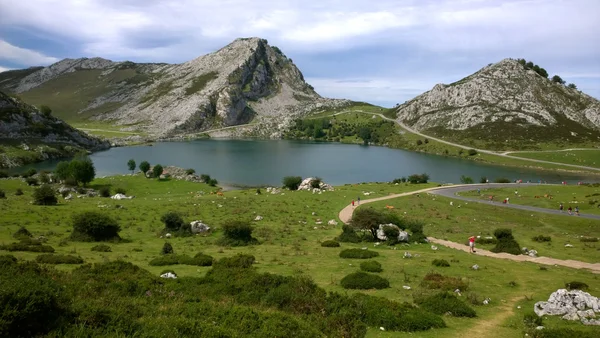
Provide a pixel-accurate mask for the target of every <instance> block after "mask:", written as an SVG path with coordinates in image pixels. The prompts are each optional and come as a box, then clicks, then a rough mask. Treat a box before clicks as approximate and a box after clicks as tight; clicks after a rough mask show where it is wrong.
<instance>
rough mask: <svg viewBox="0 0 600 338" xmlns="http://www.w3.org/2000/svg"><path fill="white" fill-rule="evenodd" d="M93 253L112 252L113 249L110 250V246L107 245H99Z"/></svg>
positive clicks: (93, 248) (93, 249)
mask: <svg viewBox="0 0 600 338" xmlns="http://www.w3.org/2000/svg"><path fill="white" fill-rule="evenodd" d="M92 251H98V252H112V249H111V248H110V246H108V245H106V244H98V245H95V246H93V247H92Z"/></svg>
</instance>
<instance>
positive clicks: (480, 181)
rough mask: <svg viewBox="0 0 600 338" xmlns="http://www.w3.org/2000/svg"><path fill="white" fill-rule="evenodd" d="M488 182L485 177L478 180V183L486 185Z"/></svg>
mask: <svg viewBox="0 0 600 338" xmlns="http://www.w3.org/2000/svg"><path fill="white" fill-rule="evenodd" d="M487 182H488V178H487V177H485V176H481V178H480V179H479V183H487Z"/></svg>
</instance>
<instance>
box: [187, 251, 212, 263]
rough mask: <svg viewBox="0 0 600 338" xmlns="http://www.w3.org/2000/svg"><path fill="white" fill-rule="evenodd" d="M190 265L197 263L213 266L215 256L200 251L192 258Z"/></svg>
mask: <svg viewBox="0 0 600 338" xmlns="http://www.w3.org/2000/svg"><path fill="white" fill-rule="evenodd" d="M189 262H190V263H192V264H189V265H196V266H212V265H213V262H214V258H213V257H212V256H209V255H205V254H203V253H201V252H198V253H197V254H196V255H195V256H194V258H192V259H191V260H190V261H189Z"/></svg>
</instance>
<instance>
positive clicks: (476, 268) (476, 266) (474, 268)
mask: <svg viewBox="0 0 600 338" xmlns="http://www.w3.org/2000/svg"><path fill="white" fill-rule="evenodd" d="M471 269H473V270H479V265H477V264H475V265H473V266H472V267H471Z"/></svg>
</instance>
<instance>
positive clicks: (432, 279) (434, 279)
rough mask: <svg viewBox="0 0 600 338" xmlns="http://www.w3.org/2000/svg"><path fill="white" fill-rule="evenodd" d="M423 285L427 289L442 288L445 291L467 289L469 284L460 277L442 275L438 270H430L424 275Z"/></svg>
mask: <svg viewBox="0 0 600 338" xmlns="http://www.w3.org/2000/svg"><path fill="white" fill-rule="evenodd" d="M421 286H423V287H424V288H427V289H441V290H444V291H454V290H456V289H459V290H461V291H465V290H467V289H468V288H469V285H468V284H467V283H466V282H464V281H462V280H461V279H460V278H456V277H449V276H444V275H441V274H439V273H437V272H429V273H428V274H426V275H425V277H423V281H421Z"/></svg>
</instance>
